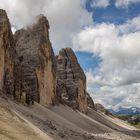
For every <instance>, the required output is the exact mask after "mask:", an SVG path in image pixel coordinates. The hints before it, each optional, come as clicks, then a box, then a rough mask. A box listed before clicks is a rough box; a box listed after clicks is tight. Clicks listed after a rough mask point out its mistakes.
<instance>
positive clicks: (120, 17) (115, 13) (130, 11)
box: [76, 0, 140, 71]
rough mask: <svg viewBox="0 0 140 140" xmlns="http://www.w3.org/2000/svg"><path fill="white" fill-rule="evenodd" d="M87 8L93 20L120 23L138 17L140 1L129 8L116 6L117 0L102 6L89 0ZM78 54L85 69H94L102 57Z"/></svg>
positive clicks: (83, 53)
mask: <svg viewBox="0 0 140 140" xmlns="http://www.w3.org/2000/svg"><path fill="white" fill-rule="evenodd" d="M86 10H87V11H88V12H90V13H92V18H93V21H94V22H96V23H103V22H105V23H113V24H117V25H118V24H123V23H125V22H126V21H128V20H131V19H133V18H134V17H137V16H138V15H139V14H140V3H132V4H131V5H129V6H128V7H127V8H122V7H120V8H117V7H116V6H115V0H111V1H110V5H109V6H107V7H105V8H102V7H93V6H92V0H87V1H86ZM76 56H77V57H78V60H79V62H80V64H81V66H82V68H83V69H84V70H85V71H88V70H89V69H91V68H92V69H93V71H94V70H96V69H97V68H98V67H99V65H100V63H101V58H99V57H98V56H95V55H94V54H93V53H88V52H80V51H78V52H76Z"/></svg>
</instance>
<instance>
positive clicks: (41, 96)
mask: <svg viewBox="0 0 140 140" xmlns="http://www.w3.org/2000/svg"><path fill="white" fill-rule="evenodd" d="M48 30H49V24H48V20H47V19H46V17H45V16H43V15H40V16H39V17H38V21H37V23H36V24H35V25H33V26H32V27H28V28H27V29H21V30H19V31H17V32H16V33H15V36H14V38H15V44H16V51H17V57H18V59H19V61H20V64H19V65H17V67H16V73H17V74H16V81H15V94H16V97H17V98H19V99H21V98H26V103H28V104H30V103H33V102H34V101H37V102H39V103H40V104H41V105H44V106H46V107H50V106H52V104H53V101H54V99H55V91H56V90H55V86H56V75H55V74H56V68H55V67H56V64H55V56H54V52H53V49H52V46H51V43H50V40H49V32H48Z"/></svg>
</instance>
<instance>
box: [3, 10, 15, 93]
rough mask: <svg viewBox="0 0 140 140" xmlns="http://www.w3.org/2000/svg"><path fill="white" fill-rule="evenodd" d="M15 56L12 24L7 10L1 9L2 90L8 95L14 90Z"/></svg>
mask: <svg viewBox="0 0 140 140" xmlns="http://www.w3.org/2000/svg"><path fill="white" fill-rule="evenodd" d="M14 56H15V49H14V39H13V35H12V32H11V25H10V23H9V19H8V17H7V15H6V12H5V11H4V10H1V9H0V90H2V91H3V92H4V93H5V94H8V95H13V92H14V76H13V74H14Z"/></svg>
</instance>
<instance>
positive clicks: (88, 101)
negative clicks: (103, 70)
mask: <svg viewBox="0 0 140 140" xmlns="http://www.w3.org/2000/svg"><path fill="white" fill-rule="evenodd" d="M37 19H38V20H37V23H36V24H34V25H32V26H29V27H27V28H26V29H24V28H23V29H20V30H18V31H16V32H15V34H14V35H13V34H12V31H11V25H10V22H9V19H8V17H7V15H6V12H5V11H4V10H0V90H1V91H2V92H3V93H5V94H6V95H11V96H12V97H14V99H16V100H17V101H19V102H22V103H23V104H28V105H31V104H34V102H38V103H40V104H41V105H43V106H45V107H51V106H52V105H54V104H56V103H62V104H66V105H68V106H70V107H72V108H74V109H79V110H80V111H81V112H84V113H86V112H87V109H88V107H90V108H92V109H94V102H93V100H92V98H91V97H90V96H89V94H88V93H87V91H86V76H85V74H84V71H83V70H82V68H81V66H80V64H79V63H78V60H77V58H76V55H75V54H74V51H73V50H72V49H71V48H65V49H62V50H60V52H59V55H58V56H56V57H55V55H54V51H53V49H52V45H51V42H50V39H49V23H48V20H47V18H46V17H45V16H43V15H39V16H38V17H37Z"/></svg>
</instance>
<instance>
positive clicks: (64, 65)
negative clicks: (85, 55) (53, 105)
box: [56, 48, 94, 112]
mask: <svg viewBox="0 0 140 140" xmlns="http://www.w3.org/2000/svg"><path fill="white" fill-rule="evenodd" d="M56 61H57V95H58V97H59V99H60V100H61V102H62V103H65V104H67V105H69V106H71V107H73V108H75V109H79V110H80V111H82V112H86V111H87V108H88V104H89V106H90V105H91V104H92V105H91V106H92V107H93V106H94V103H93V101H91V100H92V99H91V98H90V96H89V94H88V93H87V92H86V76H85V74H84V71H83V70H82V68H81V66H80V64H79V63H78V60H77V58H76V55H75V54H74V52H73V50H72V49H71V48H64V49H61V50H60V51H59V55H58V56H56ZM87 99H88V100H87ZM88 101H89V102H88Z"/></svg>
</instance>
